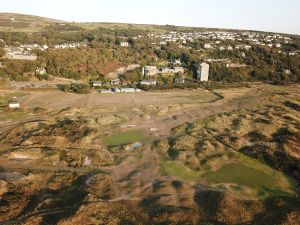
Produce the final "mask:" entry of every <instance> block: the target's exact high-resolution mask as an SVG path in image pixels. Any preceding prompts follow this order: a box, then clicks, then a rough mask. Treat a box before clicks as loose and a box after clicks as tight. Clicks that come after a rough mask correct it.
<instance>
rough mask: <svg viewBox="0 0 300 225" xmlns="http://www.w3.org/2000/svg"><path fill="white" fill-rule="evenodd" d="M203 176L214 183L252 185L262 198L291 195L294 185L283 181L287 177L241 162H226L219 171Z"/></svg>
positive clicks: (209, 172)
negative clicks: (271, 173) (279, 176)
mask: <svg viewBox="0 0 300 225" xmlns="http://www.w3.org/2000/svg"><path fill="white" fill-rule="evenodd" d="M203 177H204V178H205V179H207V180H208V181H210V182H213V183H232V184H236V185H244V186H248V187H251V188H253V189H255V190H256V192H257V195H258V197H260V198H267V197H272V196H289V195H291V192H290V191H291V189H292V186H293V184H292V182H290V183H289V184H285V182H282V183H281V181H283V180H282V179H285V177H281V178H280V179H278V176H272V175H270V174H267V173H265V172H263V171H260V170H257V169H255V168H251V167H248V166H245V165H242V164H240V163H231V164H226V165H224V166H223V167H222V168H221V169H219V170H217V171H208V172H207V173H206V174H205V175H204V176H203Z"/></svg>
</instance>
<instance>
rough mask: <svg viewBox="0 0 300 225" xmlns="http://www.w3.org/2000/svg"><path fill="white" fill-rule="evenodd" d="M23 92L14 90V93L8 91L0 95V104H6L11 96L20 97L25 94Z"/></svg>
mask: <svg viewBox="0 0 300 225" xmlns="http://www.w3.org/2000/svg"><path fill="white" fill-rule="evenodd" d="M25 95H26V94H25V93H22V92H15V93H8V94H4V95H0V106H1V105H2V106H7V103H8V101H9V100H11V99H12V98H13V97H16V98H21V97H23V96H25Z"/></svg>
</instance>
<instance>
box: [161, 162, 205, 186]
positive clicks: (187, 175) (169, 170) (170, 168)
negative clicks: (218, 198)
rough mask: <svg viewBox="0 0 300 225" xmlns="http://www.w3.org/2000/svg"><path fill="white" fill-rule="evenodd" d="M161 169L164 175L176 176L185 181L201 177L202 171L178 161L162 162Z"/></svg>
mask: <svg viewBox="0 0 300 225" xmlns="http://www.w3.org/2000/svg"><path fill="white" fill-rule="evenodd" d="M160 171H161V173H162V174H163V175H168V176H175V177H178V178H180V179H182V180H185V181H192V180H195V179H197V178H199V177H200V173H198V172H196V171H194V170H191V169H190V168H188V167H186V166H185V165H183V164H182V163H180V162H176V161H164V162H162V163H161V164H160Z"/></svg>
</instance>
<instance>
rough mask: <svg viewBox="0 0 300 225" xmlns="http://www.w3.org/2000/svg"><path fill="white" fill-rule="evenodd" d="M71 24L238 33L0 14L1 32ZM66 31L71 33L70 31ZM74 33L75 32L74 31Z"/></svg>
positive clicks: (121, 28) (92, 27) (37, 29)
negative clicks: (79, 21) (77, 21)
mask: <svg viewBox="0 0 300 225" xmlns="http://www.w3.org/2000/svg"><path fill="white" fill-rule="evenodd" d="M57 23H59V24H64V25H66V24H69V25H71V26H76V27H81V28H83V29H86V30H93V29H96V28H104V29H111V30H128V29H135V30H144V31H149V32H167V31H175V30H176V31H187V32H188V31H199V32H201V31H230V32H238V31H240V30H234V29H219V28H200V27H184V26H173V25H154V24H129V23H110V22H86V23H74V22H67V21H62V20H57V19H51V18H45V17H39V16H33V15H25V14H18V13H0V31H12V32H38V31H41V30H43V28H46V27H49V26H51V25H53V24H57ZM66 31H69V30H68V29H67V30H66ZM72 31H73V30H72Z"/></svg>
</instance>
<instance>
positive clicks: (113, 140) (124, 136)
mask: <svg viewBox="0 0 300 225" xmlns="http://www.w3.org/2000/svg"><path fill="white" fill-rule="evenodd" d="M144 139H145V136H144V134H143V132H141V131H138V130H131V131H127V132H123V133H118V134H114V135H111V136H107V137H105V138H104V139H103V144H104V145H106V146H120V145H126V144H131V143H134V142H138V141H143V140H144Z"/></svg>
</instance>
